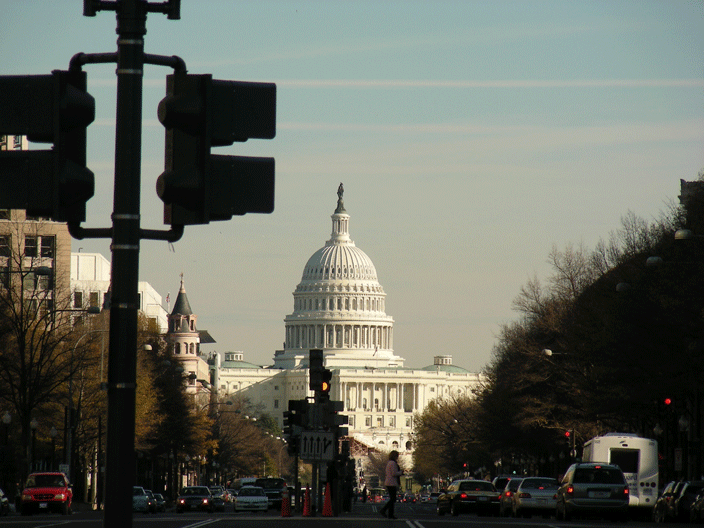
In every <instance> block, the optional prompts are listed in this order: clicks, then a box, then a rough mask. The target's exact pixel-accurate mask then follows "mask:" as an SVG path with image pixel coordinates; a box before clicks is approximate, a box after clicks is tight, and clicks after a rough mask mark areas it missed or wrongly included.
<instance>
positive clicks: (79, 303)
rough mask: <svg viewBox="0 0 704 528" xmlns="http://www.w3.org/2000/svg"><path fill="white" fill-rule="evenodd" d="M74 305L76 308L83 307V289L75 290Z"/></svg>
mask: <svg viewBox="0 0 704 528" xmlns="http://www.w3.org/2000/svg"><path fill="white" fill-rule="evenodd" d="M73 307H74V308H83V292H82V291H74V292H73Z"/></svg>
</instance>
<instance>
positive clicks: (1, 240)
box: [0, 235, 12, 257]
mask: <svg viewBox="0 0 704 528" xmlns="http://www.w3.org/2000/svg"><path fill="white" fill-rule="evenodd" d="M11 253H12V252H11V251H10V237H9V236H8V235H2V236H0V257H9V256H10V255H11Z"/></svg>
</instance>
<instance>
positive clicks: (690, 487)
mask: <svg viewBox="0 0 704 528" xmlns="http://www.w3.org/2000/svg"><path fill="white" fill-rule="evenodd" d="M702 490H704V481H701V480H694V481H690V482H688V481H685V482H684V483H683V485H682V487H681V488H680V490H679V493H678V494H677V495H675V497H674V500H673V502H672V519H674V520H675V521H679V522H689V520H690V509H691V507H692V504H694V501H695V500H696V498H697V495H699V493H701V492H702Z"/></svg>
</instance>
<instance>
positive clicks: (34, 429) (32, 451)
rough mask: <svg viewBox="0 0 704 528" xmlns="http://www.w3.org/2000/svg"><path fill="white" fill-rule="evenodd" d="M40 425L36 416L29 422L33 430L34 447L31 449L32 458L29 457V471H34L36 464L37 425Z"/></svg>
mask: <svg viewBox="0 0 704 528" xmlns="http://www.w3.org/2000/svg"><path fill="white" fill-rule="evenodd" d="M38 426H39V422H37V419H36V418H32V421H31V422H29V428H30V429H31V430H32V448H31V450H30V459H29V472H30V473H31V472H32V467H33V465H34V447H35V444H36V441H37V427H38Z"/></svg>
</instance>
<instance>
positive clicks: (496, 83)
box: [276, 79, 704, 89]
mask: <svg viewBox="0 0 704 528" xmlns="http://www.w3.org/2000/svg"><path fill="white" fill-rule="evenodd" d="M276 84H277V85H278V86H280V87H286V88H387V89H389V88H391V89H393V88H643V87H657V88H662V87H665V88H668V87H669V88H701V87H704V79H593V80H592V79H582V80H572V81H570V80H558V79H554V80H550V79H547V80H535V81H533V80H511V79H509V80H488V81H471V80H458V81H450V80H448V81H436V80H393V79H366V80H365V79H327V80H321V79H318V80H316V79H301V80H279V81H276Z"/></svg>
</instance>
